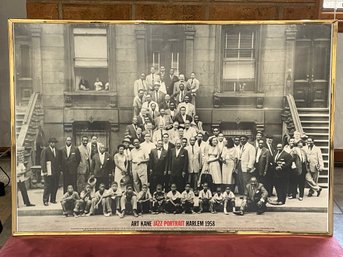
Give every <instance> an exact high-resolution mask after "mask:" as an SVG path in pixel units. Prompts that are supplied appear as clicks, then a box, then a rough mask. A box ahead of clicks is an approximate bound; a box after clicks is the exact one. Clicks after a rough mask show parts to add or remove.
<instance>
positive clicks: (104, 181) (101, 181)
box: [95, 176, 110, 191]
mask: <svg viewBox="0 0 343 257" xmlns="http://www.w3.org/2000/svg"><path fill="white" fill-rule="evenodd" d="M95 178H96V184H95V190H96V191H97V190H99V186H100V184H104V185H105V188H106V189H108V187H109V183H110V177H109V176H108V177H95Z"/></svg>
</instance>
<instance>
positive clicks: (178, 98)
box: [173, 84, 191, 105]
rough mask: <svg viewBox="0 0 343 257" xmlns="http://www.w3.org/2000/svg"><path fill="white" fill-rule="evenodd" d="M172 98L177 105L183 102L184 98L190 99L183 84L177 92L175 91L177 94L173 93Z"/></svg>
mask: <svg viewBox="0 0 343 257" xmlns="http://www.w3.org/2000/svg"><path fill="white" fill-rule="evenodd" d="M173 96H174V99H175V102H176V104H177V105H179V104H180V103H182V102H184V101H185V97H186V96H188V97H189V98H190V99H191V95H190V93H189V91H187V90H186V87H185V85H184V84H180V85H179V91H177V93H175V94H174V95H173Z"/></svg>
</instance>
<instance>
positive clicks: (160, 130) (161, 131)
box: [152, 123, 167, 144]
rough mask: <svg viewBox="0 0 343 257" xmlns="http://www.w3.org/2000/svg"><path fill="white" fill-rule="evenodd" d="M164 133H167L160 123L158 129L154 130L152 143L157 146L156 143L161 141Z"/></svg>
mask: <svg viewBox="0 0 343 257" xmlns="http://www.w3.org/2000/svg"><path fill="white" fill-rule="evenodd" d="M164 133H167V131H166V130H165V129H164V126H163V124H162V123H161V124H160V125H159V126H158V129H156V130H155V131H154V133H153V135H152V142H153V143H154V144H157V142H158V141H159V140H162V139H163V134H164Z"/></svg>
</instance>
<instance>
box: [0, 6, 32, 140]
mask: <svg viewBox="0 0 343 257" xmlns="http://www.w3.org/2000/svg"><path fill="white" fill-rule="evenodd" d="M8 18H26V1H25V0H0V147H8V146H10V145H11V132H10V108H9V71H8V37H7V19H8Z"/></svg>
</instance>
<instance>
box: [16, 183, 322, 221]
mask: <svg viewBox="0 0 343 257" xmlns="http://www.w3.org/2000/svg"><path fill="white" fill-rule="evenodd" d="M307 192H308V189H305V197H304V200H303V201H299V200H297V199H292V200H289V199H287V201H286V204H285V205H277V206H275V205H270V204H267V206H268V209H267V211H268V212H322V213H324V212H326V211H327V201H326V199H327V195H328V190H327V189H326V188H323V190H322V193H321V195H320V197H316V196H313V197H307ZM28 194H29V198H30V201H31V203H33V204H35V205H36V206H34V207H26V206H25V205H24V204H23V201H22V197H21V195H20V193H18V198H19V208H18V215H19V216H44V215H62V208H61V204H60V203H59V201H60V199H61V198H62V195H63V188H59V190H58V192H57V202H58V203H57V204H52V203H49V206H44V205H43V200H42V197H43V189H31V190H29V191H28ZM315 195H316V194H315ZM270 199H275V197H271V198H270ZM241 201H242V200H241V199H240V197H236V205H237V206H240V204H241Z"/></svg>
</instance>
